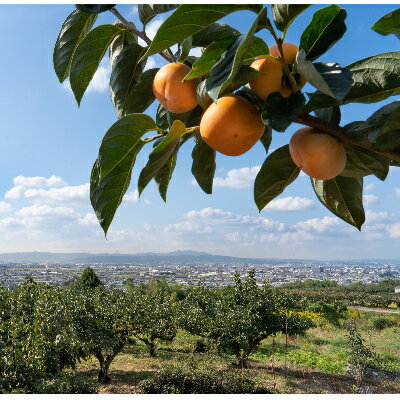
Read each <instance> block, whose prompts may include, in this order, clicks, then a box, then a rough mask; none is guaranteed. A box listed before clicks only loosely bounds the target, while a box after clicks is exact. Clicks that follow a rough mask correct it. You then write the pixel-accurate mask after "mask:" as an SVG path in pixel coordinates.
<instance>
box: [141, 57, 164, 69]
mask: <svg viewBox="0 0 400 400" xmlns="http://www.w3.org/2000/svg"><path fill="white" fill-rule="evenodd" d="M160 66H161V65H160V64H159V63H158V62H157V58H156V57H154V56H150V57H149V58H148V59H147V62H146V67H145V68H144V70H148V69H152V68H157V67H160Z"/></svg>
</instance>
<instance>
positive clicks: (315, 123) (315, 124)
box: [295, 113, 400, 162]
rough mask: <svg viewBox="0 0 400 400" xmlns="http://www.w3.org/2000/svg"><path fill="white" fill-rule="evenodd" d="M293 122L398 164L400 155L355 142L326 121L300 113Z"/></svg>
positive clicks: (338, 127)
mask: <svg viewBox="0 0 400 400" xmlns="http://www.w3.org/2000/svg"><path fill="white" fill-rule="evenodd" d="M295 122H297V123H298V124H302V125H307V126H310V127H312V128H315V129H317V130H321V131H323V132H326V133H328V134H330V135H332V136H334V137H336V138H338V139H339V140H341V141H342V142H344V143H348V144H352V145H353V146H357V147H361V148H363V149H366V150H370V151H373V152H374V153H377V154H380V155H382V156H385V157H387V158H390V159H392V160H395V161H399V162H400V153H398V152H390V153H388V152H385V151H380V150H377V149H374V148H372V147H370V146H368V145H365V144H362V143H359V142H356V141H355V140H353V139H351V138H349V137H348V135H347V132H346V129H344V128H342V127H341V126H336V125H334V124H331V123H329V122H327V121H324V120H322V119H319V118H317V117H313V116H312V115H310V114H308V113H300V114H299V115H298V117H297V118H296V120H295Z"/></svg>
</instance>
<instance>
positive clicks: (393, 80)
mask: <svg viewBox="0 0 400 400" xmlns="http://www.w3.org/2000/svg"><path fill="white" fill-rule="evenodd" d="M346 68H348V69H350V71H351V72H352V74H353V76H352V77H353V85H352V87H351V89H350V90H349V92H348V93H347V95H346V97H345V98H344V100H343V101H342V102H341V103H340V102H338V101H336V100H335V99H333V98H332V97H330V96H327V95H325V94H323V93H321V92H319V91H317V92H315V93H314V94H313V95H312V96H311V98H310V101H309V102H308V103H307V105H306V110H307V111H312V110H316V109H318V108H326V107H331V106H335V105H340V104H348V103H375V102H378V101H381V100H385V99H387V98H388V97H390V96H395V95H398V94H400V52H398V51H396V52H391V53H383V54H378V55H376V56H372V57H368V58H364V59H363V60H359V61H356V62H355V63H353V64H350V65H348V66H347V67H346Z"/></svg>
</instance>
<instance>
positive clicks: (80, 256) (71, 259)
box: [0, 250, 399, 265]
mask: <svg viewBox="0 0 400 400" xmlns="http://www.w3.org/2000/svg"><path fill="white" fill-rule="evenodd" d="M316 262H321V263H328V262H329V263H335V262H338V263H346V262H351V263H365V262H371V263H382V262H393V263H396V262H399V260H348V261H343V260H341V261H339V260H336V261H335V260H331V261H318V260H310V259H283V258H246V257H231V256H221V255H214V254H209V253H205V252H198V251H190V250H183V251H172V252H170V253H137V254H116V253H114V254H107V253H106V254H91V253H45V252H27V253H3V254H0V263H60V264H67V263H74V264H76V263H82V264H88V263H96V264H148V265H161V264H178V265H179V264H216V263H222V264H235V263H241V264H268V263H276V264H281V263H292V264H293V263H294V264H304V263H316Z"/></svg>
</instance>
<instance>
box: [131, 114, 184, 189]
mask: <svg viewBox="0 0 400 400" xmlns="http://www.w3.org/2000/svg"><path fill="white" fill-rule="evenodd" d="M185 133H186V127H185V125H184V124H183V123H182V122H181V121H174V123H173V124H172V127H171V130H170V131H169V132H168V134H167V136H165V138H164V139H163V140H162V141H161V143H160V144H159V145H158V146H156V147H155V148H154V149H153V151H152V152H151V153H150V155H149V160H148V162H147V164H146V166H145V167H144V168H143V169H142V172H141V173H140V175H139V182H138V190H139V196H140V195H141V193H142V192H143V189H144V188H145V187H146V186H147V185H148V183H149V182H150V181H151V180H152V179H153V178H154V177H155V176H156V175H157V174H158V172H159V171H160V169H161V168H162V167H163V166H164V164H165V163H166V162H167V161H168V159H169V158H170V157H171V155H172V153H173V152H174V150H175V148H176V146H177V145H178V143H179V141H180V139H181V137H182V136H183V135H184V134H185Z"/></svg>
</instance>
